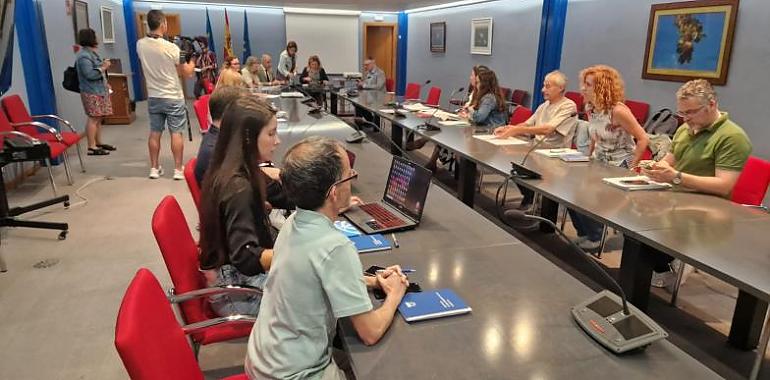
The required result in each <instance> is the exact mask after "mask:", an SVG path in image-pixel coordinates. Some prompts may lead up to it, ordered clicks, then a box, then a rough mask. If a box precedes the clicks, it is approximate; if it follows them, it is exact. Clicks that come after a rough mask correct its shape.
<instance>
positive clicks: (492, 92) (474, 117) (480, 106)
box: [460, 70, 508, 128]
mask: <svg viewBox="0 0 770 380" xmlns="http://www.w3.org/2000/svg"><path fill="white" fill-rule="evenodd" d="M477 86H478V89H477V91H474V93H473V99H472V100H471V104H470V105H469V106H468V108H467V109H465V110H463V111H460V116H462V117H467V118H468V120H469V121H471V122H472V123H473V124H476V125H479V126H484V127H489V128H496V127H499V126H501V125H505V124H507V122H508V120H507V119H508V112H507V111H506V104H505V99H503V95H502V92H501V91H500V86H499V85H498V84H497V75H495V72H494V71H492V70H486V71H481V72H479V74H478V81H477Z"/></svg>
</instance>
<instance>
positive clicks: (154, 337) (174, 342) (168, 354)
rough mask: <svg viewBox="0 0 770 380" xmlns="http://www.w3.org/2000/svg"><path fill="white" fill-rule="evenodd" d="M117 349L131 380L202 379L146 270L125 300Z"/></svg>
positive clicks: (117, 330) (117, 325) (160, 291)
mask: <svg viewBox="0 0 770 380" xmlns="http://www.w3.org/2000/svg"><path fill="white" fill-rule="evenodd" d="M115 348H116V349H117V350H118V354H119V355H120V358H121V360H123V366H124V367H126V371H127V372H128V376H129V377H130V378H131V379H134V380H156V379H201V380H202V379H203V372H201V370H200V367H199V366H198V362H197V361H196V360H195V354H193V351H192V348H190V345H189V343H187V338H186V337H185V334H184V332H183V331H182V328H181V327H179V324H178V323H177V321H176V318H175V317H174V312H173V310H172V309H171V304H169V302H168V300H167V299H166V296H165V294H164V293H163V289H162V288H161V287H160V284H159V283H158V280H157V279H156V278H155V276H154V275H153V274H152V272H150V271H149V270H148V269H146V268H141V269H139V271H137V272H136V275H135V276H134V279H133V280H131V283H130V284H129V285H128V289H126V294H125V295H124V296H123V302H121V304H120V310H119V311H118V319H117V322H116V323H115Z"/></svg>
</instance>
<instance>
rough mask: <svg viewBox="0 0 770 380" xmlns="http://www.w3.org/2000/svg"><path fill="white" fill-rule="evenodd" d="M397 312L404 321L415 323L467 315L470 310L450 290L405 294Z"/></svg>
mask: <svg viewBox="0 0 770 380" xmlns="http://www.w3.org/2000/svg"><path fill="white" fill-rule="evenodd" d="M398 312H399V313H401V316H402V317H404V320H405V321H407V322H417V321H424V320H427V319H435V318H442V317H449V316H452V315H459V314H467V313H470V312H471V308H470V307H469V306H468V305H467V304H466V303H465V301H463V300H462V299H461V298H460V296H458V295H457V294H455V292H453V291H452V290H451V289H438V290H426V291H423V292H421V293H407V294H405V295H404V298H403V299H402V300H401V304H400V305H398Z"/></svg>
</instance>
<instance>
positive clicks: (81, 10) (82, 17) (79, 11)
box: [72, 0, 91, 43]
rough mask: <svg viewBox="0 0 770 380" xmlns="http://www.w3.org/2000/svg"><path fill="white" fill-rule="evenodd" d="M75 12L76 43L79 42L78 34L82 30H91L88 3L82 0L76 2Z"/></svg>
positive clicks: (73, 18)
mask: <svg viewBox="0 0 770 380" xmlns="http://www.w3.org/2000/svg"><path fill="white" fill-rule="evenodd" d="M73 10H74V12H72V26H73V27H74V28H75V43H77V42H78V32H79V31H80V29H85V28H90V27H91V25H89V23H88V3H86V2H85V1H81V0H75V3H74V7H73Z"/></svg>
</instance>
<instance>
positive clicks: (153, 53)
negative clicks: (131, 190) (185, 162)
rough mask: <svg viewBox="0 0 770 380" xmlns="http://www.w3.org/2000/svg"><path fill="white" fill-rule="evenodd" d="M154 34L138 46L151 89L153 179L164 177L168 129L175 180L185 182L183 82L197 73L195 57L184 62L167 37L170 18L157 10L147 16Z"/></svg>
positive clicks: (151, 167)
mask: <svg viewBox="0 0 770 380" xmlns="http://www.w3.org/2000/svg"><path fill="white" fill-rule="evenodd" d="M147 25H148V26H149V28H150V33H148V34H147V36H146V37H144V38H142V39H140V40H139V41H137V43H136V50H137V53H138V55H139V60H140V61H141V62H142V70H143V72H144V77H145V82H146V85H147V95H148V99H147V109H148V112H149V114H150V137H149V139H148V143H147V145H148V148H149V151H150V176H149V177H150V178H151V179H157V178H160V176H162V175H163V168H162V167H161V166H160V163H159V162H158V156H159V154H160V138H161V136H162V134H163V130H164V129H166V128H168V130H169V133H170V134H171V152H172V153H173V155H174V179H175V180H183V179H184V172H183V167H182V154H183V150H184V138H183V136H182V130H183V128H184V125H185V122H186V121H187V107H186V105H185V101H184V94H183V92H182V81H181V80H180V76H181V77H182V78H191V77H192V76H193V73H194V72H195V62H194V61H192V59H191V58H192V57H182V58H184V59H180V56H181V54H180V50H179V47H178V46H176V45H175V44H173V43H171V42H168V41H166V40H165V39H164V38H163V35H164V34H165V33H166V31H167V30H168V24H167V23H166V16H165V15H164V14H163V12H161V11H159V10H157V9H153V10H151V11H150V12H148V13H147Z"/></svg>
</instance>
